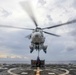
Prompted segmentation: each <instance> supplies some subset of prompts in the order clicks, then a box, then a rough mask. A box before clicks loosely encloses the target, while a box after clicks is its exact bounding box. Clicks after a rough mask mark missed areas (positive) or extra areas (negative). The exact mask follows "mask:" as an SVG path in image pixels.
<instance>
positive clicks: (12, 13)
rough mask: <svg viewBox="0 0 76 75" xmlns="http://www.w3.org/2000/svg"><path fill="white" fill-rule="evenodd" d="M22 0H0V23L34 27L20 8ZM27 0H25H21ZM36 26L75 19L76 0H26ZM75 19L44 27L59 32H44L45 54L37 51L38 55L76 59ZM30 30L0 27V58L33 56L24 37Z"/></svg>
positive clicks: (47, 58)
mask: <svg viewBox="0 0 76 75" xmlns="http://www.w3.org/2000/svg"><path fill="white" fill-rule="evenodd" d="M21 1H22V0H0V25H10V26H16V27H28V28H34V27H35V25H34V23H33V22H32V20H31V19H30V17H29V16H28V14H27V13H26V12H25V11H24V10H23V8H22V6H21V5H20V2H21ZM24 1H27V0H24ZM29 2H30V3H31V5H32V8H33V12H34V14H35V17H36V19H37V22H38V24H39V27H47V26H53V25H55V24H60V23H65V22H67V21H71V20H73V19H76V0H29ZM75 24H76V23H74V24H69V25H66V26H62V27H58V28H54V29H51V30H50V29H49V30H46V31H49V32H52V33H56V34H58V35H61V37H54V36H50V35H47V34H44V35H45V37H46V42H45V44H46V45H48V49H47V54H45V53H44V52H43V51H41V52H40V57H41V59H45V60H46V61H62V60H75V59H76V25H75ZM30 33H31V31H28V30H20V29H13V28H11V29H9V28H0V59H6V60H8V59H9V60H10V59H13V60H16V59H19V60H26V61H29V60H31V59H36V57H37V51H34V52H33V53H32V54H30V49H29V45H30V41H31V40H29V39H27V38H25V36H27V35H28V34H30Z"/></svg>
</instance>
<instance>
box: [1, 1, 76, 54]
mask: <svg viewBox="0 0 76 75" xmlns="http://www.w3.org/2000/svg"><path fill="white" fill-rule="evenodd" d="M20 4H21V6H22V7H23V9H24V10H25V11H26V12H27V14H28V15H29V17H30V18H31V20H32V21H33V22H34V25H35V28H22V27H15V26H10V25H0V27H5V28H17V29H24V30H32V33H31V34H30V35H28V36H27V38H29V39H31V45H30V46H29V48H30V53H32V52H33V51H34V50H38V51H40V50H43V51H44V53H47V45H44V43H45V36H44V33H45V34H49V35H52V36H56V37H60V35H57V34H53V33H50V32H47V31H45V29H52V28H57V27H60V26H64V25H68V24H72V23H76V19H74V20H71V21H68V22H66V23H62V24H57V25H53V26H49V27H44V28H41V27H39V26H38V23H37V21H36V19H35V16H34V13H33V11H32V8H31V6H30V4H29V3H28V2H26V3H24V2H22V3H20Z"/></svg>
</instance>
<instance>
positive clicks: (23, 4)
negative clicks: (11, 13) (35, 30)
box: [20, 1, 38, 27]
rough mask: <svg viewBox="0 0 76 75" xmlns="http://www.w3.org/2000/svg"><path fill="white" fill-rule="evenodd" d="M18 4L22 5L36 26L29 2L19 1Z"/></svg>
mask: <svg viewBox="0 0 76 75" xmlns="http://www.w3.org/2000/svg"><path fill="white" fill-rule="evenodd" d="M20 4H21V6H22V7H23V9H24V10H25V11H26V12H27V14H28V15H29V16H30V18H31V19H32V20H33V22H34V23H35V26H36V27H37V26H38V24H37V21H36V18H35V16H34V13H33V10H32V8H31V4H29V2H28V1H24V2H20Z"/></svg>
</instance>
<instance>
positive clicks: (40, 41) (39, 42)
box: [30, 29, 47, 53]
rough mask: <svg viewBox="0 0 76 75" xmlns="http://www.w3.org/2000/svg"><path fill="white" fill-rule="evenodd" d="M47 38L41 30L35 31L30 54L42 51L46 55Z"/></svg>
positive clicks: (32, 36)
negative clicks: (45, 43) (45, 44)
mask: <svg viewBox="0 0 76 75" xmlns="http://www.w3.org/2000/svg"><path fill="white" fill-rule="evenodd" d="M44 42H45V37H44V35H43V32H42V30H41V29H35V30H34V31H33V32H32V34H31V46H30V49H31V50H30V52H31V53H32V52H33V50H34V49H36V50H41V49H43V51H44V52H45V53H46V49H47V46H44Z"/></svg>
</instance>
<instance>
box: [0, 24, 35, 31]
mask: <svg viewBox="0 0 76 75" xmlns="http://www.w3.org/2000/svg"><path fill="white" fill-rule="evenodd" d="M0 27H4V28H16V29H24V30H34V29H31V28H22V27H14V26H8V25H0Z"/></svg>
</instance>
